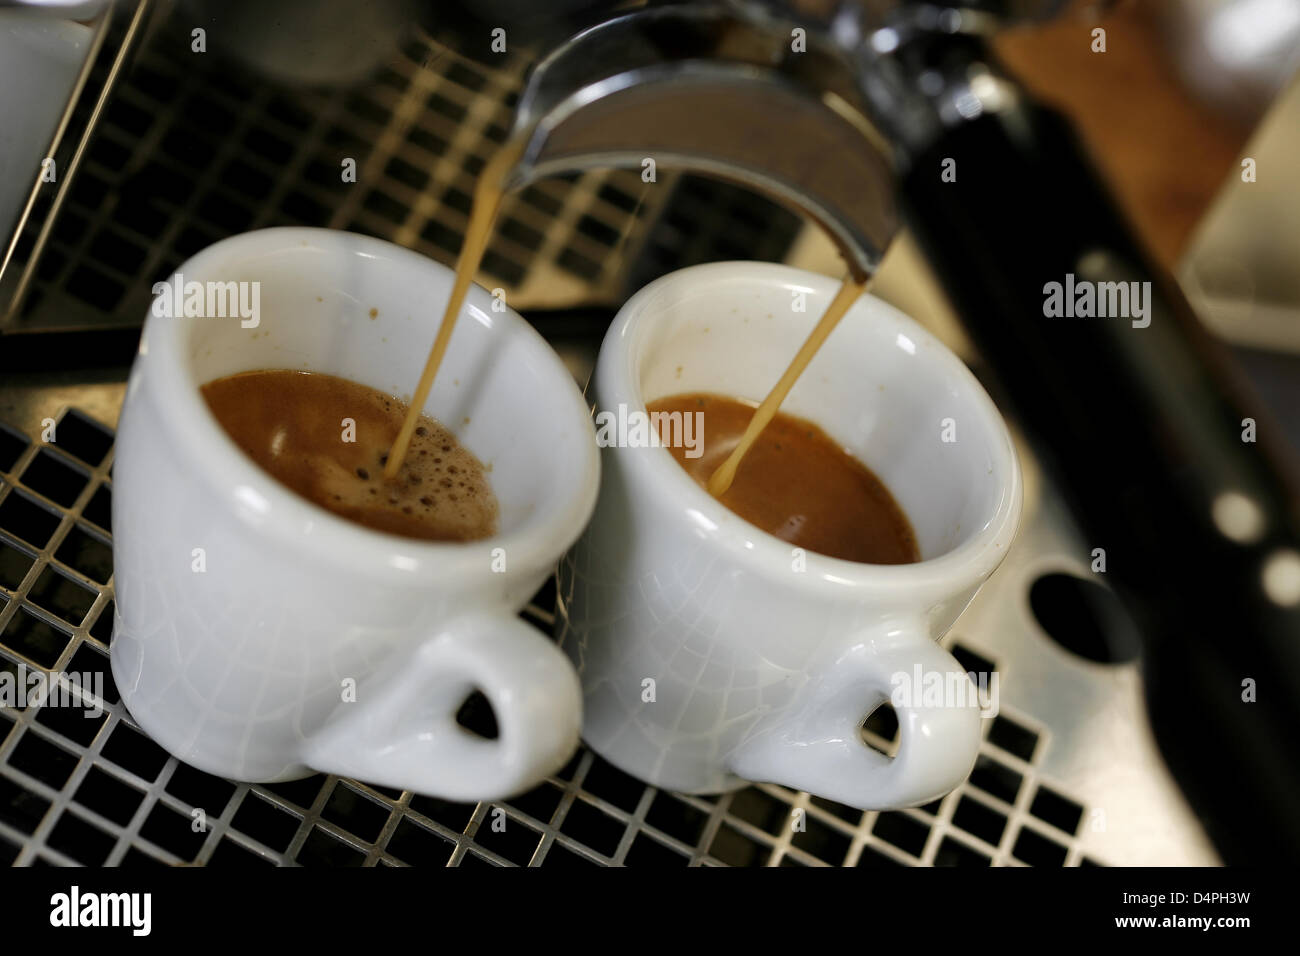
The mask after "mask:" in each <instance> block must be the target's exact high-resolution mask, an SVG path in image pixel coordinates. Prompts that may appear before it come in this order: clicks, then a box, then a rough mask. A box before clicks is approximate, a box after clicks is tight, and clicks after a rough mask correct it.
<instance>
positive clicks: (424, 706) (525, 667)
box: [303, 612, 582, 802]
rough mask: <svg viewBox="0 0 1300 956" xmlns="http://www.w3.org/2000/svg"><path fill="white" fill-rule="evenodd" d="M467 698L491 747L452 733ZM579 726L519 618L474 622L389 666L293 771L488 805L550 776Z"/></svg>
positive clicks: (576, 703) (573, 705)
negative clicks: (485, 716) (482, 704)
mask: <svg viewBox="0 0 1300 956" xmlns="http://www.w3.org/2000/svg"><path fill="white" fill-rule="evenodd" d="M475 689H479V690H481V691H482V692H483V694H484V696H485V697H487V699H488V701H489V702H490V703H491V705H492V710H493V712H494V713H495V715H496V721H497V729H498V736H497V737H496V739H492V740H489V739H487V738H484V737H480V736H478V735H476V734H473V733H471V732H470V731H468V730H466V729H465V728H464V727H462V726H461V725H460V724H458V723H457V722H456V711H457V710H458V709H459V707H460V705H461V704H462V703H463V702H464V700H465V698H466V697H468V696H469V694H470V693H471V692H472V691H474V690H475ZM581 725H582V695H581V689H580V687H579V685H578V678H577V675H575V674H574V672H573V666H572V665H571V664H570V663H569V660H568V658H567V657H565V656H564V653H563V652H562V651H561V650H560V649H559V648H558V647H557V646H556V645H555V644H554V643H552V642H551V641H550V640H548V639H547V638H546V637H544V636H543V635H542V634H541V633H540V632H539V631H538V630H537V629H536V628H534V627H532V626H530V625H528V624H525V623H524V622H523V621H521V620H520V619H519V618H517V617H515V616H513V615H510V614H506V613H503V612H484V613H480V614H470V615H467V616H465V617H462V618H460V619H458V620H456V621H455V622H453V623H451V624H450V625H448V626H447V627H446V628H445V629H444V630H442V631H441V632H439V633H437V634H435V635H433V636H432V637H429V638H428V639H426V640H425V641H424V642H423V643H421V644H420V645H419V646H418V647H417V648H416V650H415V652H414V654H413V655H408V654H395V655H393V659H391V660H389V661H387V662H385V664H384V665H383V666H381V667H380V668H379V669H378V670H377V671H376V672H375V673H374V674H372V675H371V677H370V678H369V679H368V680H366V681H365V682H364V683H363V684H361V685H360V686H358V687H357V688H356V700H355V701H354V702H343V703H340V705H339V707H338V708H337V710H336V711H335V713H334V714H333V715H332V716H331V717H330V719H329V720H328V721H327V723H326V724H325V725H324V726H323V727H322V728H321V729H320V730H319V731H317V732H316V733H315V734H313V735H312V736H311V737H310V738H308V739H307V741H306V744H305V747H304V750H303V762H304V763H306V764H307V765H308V766H310V767H312V768H314V769H316V770H322V771H325V772H326V773H336V774H339V775H342V776H348V777H356V778H358V779H360V780H364V781H366V782H368V783H377V784H380V785H383V786H389V787H400V788H401V789H403V790H414V791H416V792H418V793H424V794H429V795H433V796H437V797H442V798H444V799H447V800H456V801H466V802H468V801H477V800H495V799H501V798H504V797H509V796H513V795H515V794H517V793H520V792H522V791H524V790H527V789H529V788H530V787H532V786H533V785H535V784H536V783H537V782H538V781H540V780H542V779H543V778H545V777H546V776H548V775H549V774H551V773H554V772H555V771H556V770H558V769H559V768H560V767H561V766H562V765H563V764H564V761H565V760H567V759H568V758H569V756H570V755H571V754H572V753H573V751H574V750H575V749H576V748H577V745H578V735H579V730H580V728H581Z"/></svg>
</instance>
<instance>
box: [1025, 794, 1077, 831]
mask: <svg viewBox="0 0 1300 956" xmlns="http://www.w3.org/2000/svg"><path fill="white" fill-rule="evenodd" d="M1029 812H1030V813H1031V814H1033V815H1034V816H1036V817H1038V819H1040V820H1043V821H1045V822H1047V823H1050V824H1051V825H1052V826H1054V827H1056V828H1057V829H1058V830H1064V831H1065V832H1066V833H1069V834H1071V835H1073V834H1074V833H1075V832H1076V831H1077V830H1078V829H1079V823H1080V821H1082V820H1083V807H1081V806H1080V805H1079V804H1077V803H1075V802H1074V801H1073V800H1071V799H1070V798H1069V797H1063V796H1061V795H1060V794H1059V793H1057V792H1056V791H1055V790H1051V789H1049V788H1047V787H1039V788H1038V792H1037V793H1035V794H1034V802H1033V803H1031V804H1030V805H1029Z"/></svg>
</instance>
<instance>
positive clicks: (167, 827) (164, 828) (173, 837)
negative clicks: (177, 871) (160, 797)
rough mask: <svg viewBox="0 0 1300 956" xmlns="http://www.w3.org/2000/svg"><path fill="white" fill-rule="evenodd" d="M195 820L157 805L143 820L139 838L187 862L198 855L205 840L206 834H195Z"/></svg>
mask: <svg viewBox="0 0 1300 956" xmlns="http://www.w3.org/2000/svg"><path fill="white" fill-rule="evenodd" d="M196 819H197V818H196V817H191V816H189V815H188V814H182V813H180V812H178V811H176V810H173V809H171V808H170V807H168V806H165V805H163V804H161V803H159V804H157V805H156V806H155V807H154V808H153V810H152V811H151V812H150V814H149V816H148V817H146V818H145V821H144V824H143V825H141V827H140V836H142V837H143V838H144V839H146V840H148V841H149V842H150V843H154V844H156V845H158V846H160V847H162V848H163V849H164V850H166V851H167V852H168V853H171V854H174V855H175V856H178V857H180V858H181V859H182V860H184V861H186V862H188V861H190V860H193V859H194V857H196V856H197V855H198V852H199V850H200V849H201V848H202V846H203V841H204V840H205V839H206V838H207V834H206V833H196V832H195V830H194V827H193V823H194V821H195V820H196Z"/></svg>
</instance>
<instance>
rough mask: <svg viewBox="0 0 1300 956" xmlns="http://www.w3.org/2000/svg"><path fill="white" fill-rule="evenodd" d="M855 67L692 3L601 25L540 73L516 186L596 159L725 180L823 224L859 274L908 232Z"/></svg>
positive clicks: (525, 122)
mask: <svg viewBox="0 0 1300 956" xmlns="http://www.w3.org/2000/svg"><path fill="white" fill-rule="evenodd" d="M864 110H865V107H864V104H863V103H862V102H861V99H860V94H859V93H858V90H857V84H856V82H855V77H854V72H853V67H852V66H851V65H850V64H849V63H848V62H847V60H845V59H844V58H843V54H842V53H841V52H840V51H838V50H836V49H834V48H833V47H832V46H831V45H829V44H822V43H821V42H820V39H819V38H818V37H817V36H806V37H804V38H803V39H802V41H801V40H800V39H799V38H797V37H795V36H793V35H792V33H791V32H790V31H789V30H785V31H781V30H774V29H771V24H770V23H758V22H754V21H750V20H747V19H745V18H743V17H742V16H740V15H738V14H737V12H736V11H734V10H730V9H727V8H720V7H700V6H695V5H683V6H668V7H659V8H650V9H646V10H642V11H639V12H637V13H632V14H628V15H625V16H621V17H618V18H616V19H613V20H609V21H607V22H604V23H601V24H599V25H597V26H594V27H591V28H590V29H588V30H585V31H583V32H582V33H579V34H577V35H576V36H574V37H573V38H572V39H570V40H569V41H568V42H567V43H565V44H564V45H563V46H560V47H559V48H557V49H556V50H554V51H553V52H552V53H551V54H550V55H549V56H547V57H546V58H545V59H544V60H543V61H542V62H541V63H539V64H538V66H537V67H536V68H535V70H534V71H533V73H532V75H531V77H530V78H529V82H528V85H527V88H526V89H525V90H524V93H523V95H522V97H521V99H520V102H519V107H518V110H517V113H516V119H515V127H514V135H515V136H516V137H522V138H523V139H524V140H525V141H526V146H525V147H524V151H523V153H522V156H521V159H520V161H519V163H518V164H517V166H516V167H515V169H514V170H513V173H512V175H511V176H510V177H508V179H507V183H506V185H507V187H509V188H518V187H521V186H524V185H527V184H528V183H531V182H534V181H536V180H539V179H543V178H546V177H548V176H553V175H557V174H561V173H570V172H576V171H582V170H588V169H596V168H610V167H621V168H633V169H640V170H642V178H643V179H645V180H646V181H647V182H649V181H652V177H654V176H657V175H658V171H659V170H660V169H664V170H685V171H690V172H696V173H701V174H704V175H709V176H714V177H718V178H721V179H725V180H729V181H732V182H735V183H739V184H741V185H744V186H748V187H751V188H753V189H755V190H757V191H760V192H763V193H766V194H767V195H769V196H771V197H772V198H774V199H775V200H777V201H778V202H781V203H783V204H785V205H786V206H789V207H792V208H794V209H795V210H798V211H800V212H802V213H804V214H806V215H807V216H809V217H810V218H811V219H813V220H814V221H816V222H818V223H819V224H821V225H822V226H823V227H824V228H825V229H826V230H827V232H828V233H829V234H830V236H831V237H832V239H833V240H834V242H835V243H836V245H838V246H839V248H840V250H841V252H842V253H843V255H844V258H845V260H846V262H847V263H848V267H849V271H850V272H851V273H853V275H854V276H855V278H859V279H865V278H867V277H869V276H870V275H872V274H873V273H874V272H875V270H876V268H877V267H878V265H879V264H880V259H881V257H882V256H883V254H884V252H885V250H886V248H887V247H888V246H889V242H890V240H891V239H892V238H893V236H894V233H895V232H896V231H897V229H898V221H899V220H898V214H897V212H896V208H895V204H894V200H893V194H894V191H895V182H894V175H893V169H892V163H891V159H890V153H889V146H888V144H887V143H886V141H885V140H884V138H883V137H882V136H881V135H880V134H879V133H878V132H877V130H876V128H875V127H874V125H873V124H872V123H871V121H870V120H868V119H867V118H866V114H865V112H864Z"/></svg>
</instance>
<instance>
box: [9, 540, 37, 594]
mask: <svg viewBox="0 0 1300 956" xmlns="http://www.w3.org/2000/svg"><path fill="white" fill-rule="evenodd" d="M35 563H36V558H35V557H33V556H32V555H30V554H28V553H27V552H26V551H22V550H20V549H19V548H18V547H17V546H15V545H12V544H10V543H9V542H7V541H5V540H4V539H3V538H0V588H7V589H8V590H10V591H16V590H18V586H19V585H20V584H22V582H23V578H24V577H26V576H27V572H28V571H29V570H31V567H32V565H33V564H35Z"/></svg>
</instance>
